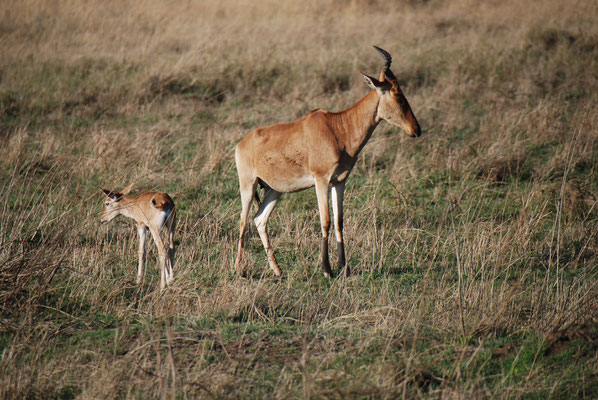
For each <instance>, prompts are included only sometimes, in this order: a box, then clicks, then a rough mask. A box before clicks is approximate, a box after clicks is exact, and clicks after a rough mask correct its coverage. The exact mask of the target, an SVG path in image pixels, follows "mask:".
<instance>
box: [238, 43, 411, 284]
mask: <svg viewBox="0 0 598 400" xmlns="http://www.w3.org/2000/svg"><path fill="white" fill-rule="evenodd" d="M374 47H375V48H376V50H378V52H379V53H380V54H381V55H382V57H383V58H384V68H383V69H382V72H381V73H380V80H376V79H375V78H372V77H370V76H367V75H365V74H363V73H362V75H363V78H364V79H365V81H366V83H367V84H368V85H369V86H370V87H371V88H372V89H373V90H372V91H371V92H369V93H368V94H367V95H366V96H365V97H364V98H363V99H361V100H360V101H359V102H358V103H357V104H355V105H354V106H353V107H351V108H349V109H348V110H345V111H342V112H339V113H332V112H329V111H326V110H321V109H317V110H314V111H312V112H310V113H309V114H307V115H305V116H303V117H302V118H301V119H299V120H297V121H294V122H290V123H284V124H276V125H271V126H266V127H262V128H257V129H255V130H253V131H252V132H250V133H249V134H248V135H247V136H245V138H244V139H243V140H241V142H240V143H239V144H238V145H237V147H236V148H235V161H236V164H237V173H238V175H239V187H240V192H241V202H242V210H241V220H240V223H239V230H240V235H239V247H238V251H237V260H236V263H235V267H236V268H237V269H238V268H239V262H240V259H241V256H242V251H243V236H244V234H245V230H246V227H247V216H248V214H249V208H250V206H251V202H252V199H253V196H254V193H255V191H256V189H257V184H258V183H259V184H260V185H261V186H263V187H264V188H265V193H264V198H263V201H262V202H261V204H260V205H259V209H258V212H257V214H256V215H255V218H254V221H255V224H256V226H257V230H258V232H259V235H260V238H261V240H262V243H263V245H264V249H265V250H266V255H267V258H268V263H269V264H270V268H272V270H273V271H274V273H275V274H276V275H280V274H281V271H280V268H279V267H278V263H277V262H276V257H275V256H274V251H273V250H272V246H271V245H270V241H269V239H268V232H267V230H266V225H267V223H268V218H269V217H270V213H271V212H272V210H273V209H274V206H275V205H276V202H277V201H278V199H279V198H280V196H281V195H282V193H288V192H296V191H299V190H303V189H307V188H310V187H312V186H315V187H316V196H317V198H318V208H319V210H320V224H321V227H322V237H323V239H322V248H321V263H322V268H323V269H324V274H325V275H326V276H332V275H333V274H332V270H331V269H330V261H329V258H328V230H329V227H330V217H329V212H328V187H329V186H330V185H332V210H333V213H334V226H335V235H336V240H337V248H338V268H339V270H340V269H342V268H343V267H345V264H346V263H345V248H344V244H343V196H344V190H345V181H346V179H347V177H348V176H349V174H350V173H351V170H352V169H353V166H354V165H355V162H356V161H357V156H358V155H359V152H360V151H361V149H362V148H363V146H365V144H366V143H367V141H368V140H369V139H370V137H371V136H372V132H373V131H374V129H375V128H376V126H377V125H378V123H379V122H380V121H381V120H385V121H387V122H389V123H391V124H392V125H396V126H398V127H400V128H402V129H403V130H404V131H405V133H406V134H407V135H408V136H411V137H417V136H419V135H420V134H421V129H420V126H419V124H418V122H417V120H416V119H415V116H414V115H413V111H411V107H410V106H409V103H408V102H407V99H406V98H405V96H404V95H403V92H402V91H401V88H400V87H399V83H398V81H397V79H396V77H395V76H394V74H393V73H392V71H391V70H390V64H391V62H392V58H391V56H390V54H389V53H388V52H386V51H385V50H383V49H381V48H379V47H376V46H374ZM256 197H257V196H256ZM349 273H350V270H349V267H348V266H346V269H345V274H346V275H349Z"/></svg>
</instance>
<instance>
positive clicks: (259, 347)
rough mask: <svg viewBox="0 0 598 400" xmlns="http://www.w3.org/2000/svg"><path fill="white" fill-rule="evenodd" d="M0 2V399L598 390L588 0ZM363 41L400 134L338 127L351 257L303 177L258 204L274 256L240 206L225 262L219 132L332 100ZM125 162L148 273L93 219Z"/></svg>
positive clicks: (363, 58)
mask: <svg viewBox="0 0 598 400" xmlns="http://www.w3.org/2000/svg"><path fill="white" fill-rule="evenodd" d="M2 5H3V7H2V9H1V10H0V54H1V57H0V79H1V81H0V141H1V148H0V165H1V167H0V185H1V190H2V201H1V202H0V205H1V209H2V212H1V213H0V303H1V306H0V397H2V398H59V399H69V398H115V397H119V398H156V397H172V398H199V397H201V398H229V397H230V398H347V397H361V398H399V397H400V398H462V399H476V398H503V399H511V398H542V399H545V398H596V397H598V342H597V340H598V287H597V282H598V276H597V274H598V238H597V232H598V210H597V206H598V204H597V202H598V174H597V171H596V169H597V167H598V141H597V138H598V24H597V23H596V21H597V20H598V5H597V4H596V2H595V1H591V0H587V1H567V2H563V1H560V0H545V1H526V2H521V1H518V0H505V1H482V2H479V1H473V0H457V1H451V2H443V1H439V0H430V1H415V0H414V1H394V2H390V1H377V0H371V1H365V0H364V1H360V0H355V1H347V2H344V1H340V0H328V1H321V2H317V1H309V2H290V1H289V2H277V1H273V0H272V1H270V0H259V1H248V0H247V1H244V0H237V1H229V2H222V4H219V2H203V1H187V2H162V1H152V0H147V1H136V2H122V1H99V0H91V1H85V2H83V1H75V0H71V1H33V0H30V1H16V0H5V1H3V3H2ZM372 44H377V45H379V46H381V47H383V48H385V49H387V50H389V51H390V52H391V53H392V54H393V56H394V63H393V70H394V72H395V74H396V75H397V76H398V77H399V79H400V81H401V84H402V87H403V91H404V92H405V94H406V96H407V98H408V99H409V101H410V103H411V106H412V108H413V110H414V112H415V114H416V116H417V117H418V119H419V122H420V124H421V125H422V128H423V135H422V137H420V138H418V139H410V138H408V137H406V136H405V135H404V134H403V133H402V132H400V131H399V130H398V129H397V128H394V127H390V125H388V124H386V123H382V124H381V125H380V126H379V127H378V129H377V130H376V132H375V133H374V135H373V137H372V139H371V141H370V143H369V144H368V145H367V146H366V147H365V149H364V151H363V152H362V154H361V157H360V160H359V162H358V164H357V165H356V167H355V169H354V170H353V173H352V176H351V177H350V179H349V181H348V185H347V193H346V202H345V240H346V243H347V259H348V262H349V263H350V265H351V267H352V271H353V275H352V276H351V277H350V278H348V279H336V280H329V279H326V278H324V276H323V274H322V271H321V269H320V267H319V266H318V252H319V245H320V227H319V219H318V214H317V206H316V199H315V193H314V191H313V190H309V191H305V192H302V193H299V194H293V195H286V196H283V198H282V201H281V202H280V203H279V206H278V207H277V209H276V210H275V212H274V214H273V217H272V218H271V222H270V232H271V234H272V237H273V245H274V248H275V251H276V252H277V254H278V258H279V261H280V263H281V267H282V269H283V273H284V276H283V278H282V279H277V278H275V277H274V276H273V275H272V273H271V272H270V270H269V268H268V266H267V263H266V259H265V254H264V251H263V248H262V245H261V242H260V240H259V238H258V235H257V232H256V230H255V228H254V227H252V228H251V230H250V235H249V238H248V241H247V250H248V251H247V262H246V265H245V269H244V271H243V273H237V272H235V271H234V270H233V268H232V267H233V264H234V257H235V250H236V240H237V235H238V231H237V230H238V215H239V212H240V201H239V199H238V188H237V178H236V171H235V166H234V161H233V148H234V145H235V144H236V143H237V142H238V141H239V140H240V139H241V138H242V137H243V135H245V134H246V133H247V132H248V131H249V130H251V129H252V128H253V127H256V126H261V125H266V124H270V123H275V122H283V121H290V120H293V119H295V118H298V117H299V116H301V115H303V114H304V113H306V112H307V111H310V110H311V109H314V108H317V107H322V108H326V109H329V110H332V111H339V110H342V109H345V108H347V107H349V106H350V105H352V104H353V103H355V102H356V101H357V100H359V99H360V98H361V97H363V96H364V95H365V94H366V93H367V91H368V88H367V87H366V86H365V84H364V83H363V82H362V80H361V77H360V75H359V71H360V70H362V71H364V72H365V73H369V74H372V75H376V74H377V73H378V72H379V70H380V68H381V66H382V59H381V58H380V57H379V55H378V54H377V53H376V52H375V50H374V49H373V48H372V47H371V46H372ZM130 182H135V183H136V189H135V190H136V191H137V192H139V191H140V190H143V189H158V190H163V191H167V192H169V193H170V194H171V195H172V196H173V197H174V199H175V202H176V204H177V207H178V216H179V225H178V230H177V243H178V252H177V255H176V265H175V278H176V281H175V283H174V285H173V286H172V287H171V288H169V289H168V290H166V291H165V292H164V293H160V291H159V289H158V282H159V274H158V271H157V269H156V268H155V267H154V266H155V265H156V258H155V254H156V251H155V248H154V247H153V243H152V244H151V252H150V254H149V257H148V263H147V272H146V276H145V281H144V283H143V284H142V285H141V286H139V287H138V286H136V285H135V273H136V271H135V270H136V262H137V261H136V260H137V252H136V248H137V236H136V230H135V229H134V227H133V225H132V224H131V222H130V221H126V220H124V219H120V220H118V221H114V222H113V223H111V224H110V225H108V226H102V227H100V226H99V225H98V215H99V212H100V209H101V203H102V196H101V194H100V192H99V189H100V188H101V187H107V188H110V189H120V188H122V187H124V186H125V185H126V184H128V183H130ZM254 210H255V206H254ZM332 247H334V246H332ZM148 248H149V247H148ZM332 259H333V261H334V259H335V255H334V253H332Z"/></svg>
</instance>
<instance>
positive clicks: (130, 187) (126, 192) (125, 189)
mask: <svg viewBox="0 0 598 400" xmlns="http://www.w3.org/2000/svg"><path fill="white" fill-rule="evenodd" d="M131 189H133V183H130V184H129V185H128V186H127V187H126V188H124V189H123V190H121V191H120V193H121V194H129V192H130V191H131Z"/></svg>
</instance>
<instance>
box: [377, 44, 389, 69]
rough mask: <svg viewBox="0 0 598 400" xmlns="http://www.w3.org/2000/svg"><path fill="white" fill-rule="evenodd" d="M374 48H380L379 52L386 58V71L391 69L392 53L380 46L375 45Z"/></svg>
mask: <svg viewBox="0 0 598 400" xmlns="http://www.w3.org/2000/svg"><path fill="white" fill-rule="evenodd" d="M374 48H375V49H376V50H378V53H380V55H382V57H383V58H384V72H386V71H388V70H389V69H390V64H391V63H392V57H391V55H390V53H389V52H388V51H386V50H384V49H381V48H380V47H378V46H374Z"/></svg>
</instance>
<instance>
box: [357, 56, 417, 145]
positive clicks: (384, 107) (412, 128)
mask: <svg viewBox="0 0 598 400" xmlns="http://www.w3.org/2000/svg"><path fill="white" fill-rule="evenodd" d="M374 48H375V49H376V50H378V52H379V53H380V54H381V55H382V57H383V58H384V68H383V69H382V72H380V80H377V79H376V78H372V77H371V76H368V75H366V74H364V73H362V74H361V75H363V78H364V79H365V82H366V83H367V84H368V86H370V87H371V88H372V89H375V90H376V91H377V92H378V94H379V95H380V101H379V103H378V111H377V115H376V117H377V118H378V119H383V120H385V121H386V122H389V123H391V124H393V125H395V126H398V127H399V128H401V129H403V130H404V131H405V133H406V134H407V135H408V136H411V137H417V136H419V135H421V128H420V127H419V123H418V122H417V119H415V115H413V111H411V107H410V106H409V102H408V101H407V99H406V98H405V95H404V94H403V91H402V90H401V88H400V87H399V82H398V80H397V78H396V77H395V75H394V74H393V73H392V71H391V70H390V64H391V63H392V57H391V56H390V54H389V53H388V52H387V51H386V50H383V49H381V48H380V47H378V46H374Z"/></svg>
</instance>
